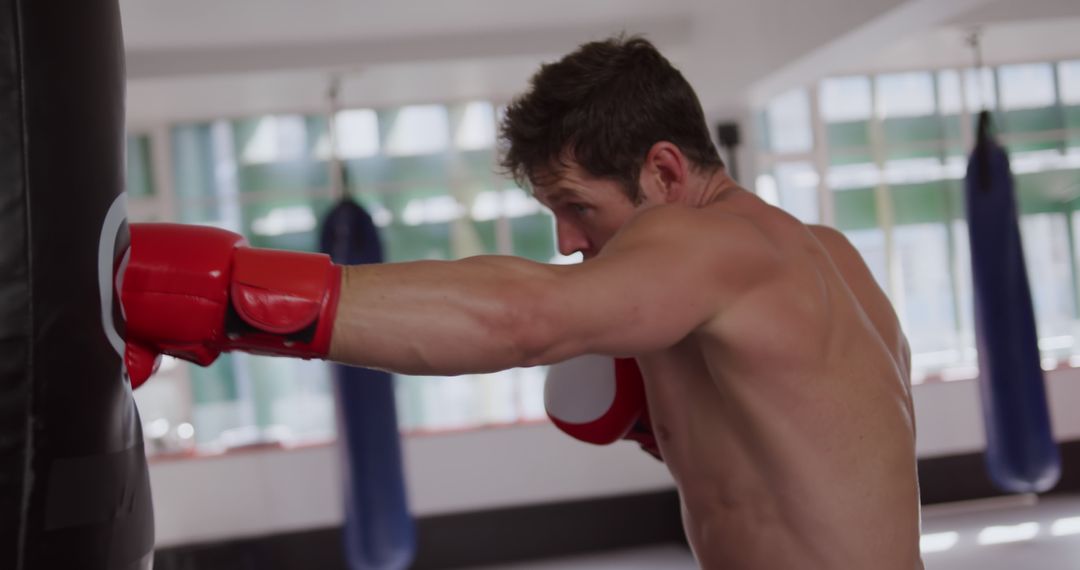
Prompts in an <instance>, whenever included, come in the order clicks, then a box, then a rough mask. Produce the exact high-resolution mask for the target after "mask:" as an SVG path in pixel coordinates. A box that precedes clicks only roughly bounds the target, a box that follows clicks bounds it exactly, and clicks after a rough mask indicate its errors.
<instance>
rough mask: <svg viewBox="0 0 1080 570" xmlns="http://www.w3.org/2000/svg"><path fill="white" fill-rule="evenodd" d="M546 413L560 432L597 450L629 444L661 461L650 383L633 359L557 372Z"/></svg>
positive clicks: (552, 373)
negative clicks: (647, 392)
mask: <svg viewBox="0 0 1080 570" xmlns="http://www.w3.org/2000/svg"><path fill="white" fill-rule="evenodd" d="M544 407H545V409H546V410H547V414H548V417H549V418H551V421H552V422H554V424H555V426H556V427H558V428H559V429H561V430H562V431H564V432H566V433H567V434H569V435H570V436H571V437H574V438H576V439H580V440H581V441H585V442H589V443H595V444H597V445H607V444H610V443H613V442H615V441H617V440H619V439H629V440H633V441H636V442H638V443H639V444H640V445H641V448H642V449H644V450H645V451H647V452H649V453H650V454H651V455H653V456H654V457H656V458H657V459H661V457H660V451H659V448H658V447H657V445H656V438H655V437H653V434H652V425H651V423H650V422H649V412H648V405H647V403H646V400H645V383H644V381H643V379H642V376H641V370H640V369H639V368H638V366H637V362H636V361H635V360H634V359H633V358H615V359H612V358H611V357H608V356H598V355H593V354H587V355H583V356H579V357H577V358H572V359H570V360H567V361H565V362H560V363H559V364H555V365H553V366H551V367H550V368H549V369H548V376H547V382H546V383H545V384H544Z"/></svg>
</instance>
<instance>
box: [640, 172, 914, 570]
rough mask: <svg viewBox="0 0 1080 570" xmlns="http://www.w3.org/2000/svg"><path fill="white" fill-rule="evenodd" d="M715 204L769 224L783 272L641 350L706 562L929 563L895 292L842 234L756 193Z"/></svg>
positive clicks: (669, 456) (670, 460)
mask: <svg viewBox="0 0 1080 570" xmlns="http://www.w3.org/2000/svg"><path fill="white" fill-rule="evenodd" d="M707 208H708V209H713V210H716V211H717V212H720V213H722V216H725V217H726V216H730V215H735V216H739V217H741V218H743V219H744V220H747V221H749V222H750V223H752V224H753V225H754V226H755V227H757V228H758V230H759V231H760V232H762V233H763V234H764V235H765V237H766V238H767V240H768V241H769V242H770V243H771V244H772V245H773V248H774V251H775V252H777V253H778V254H779V255H781V256H782V257H783V264H782V266H783V267H784V272H783V274H782V275H778V276H776V277H775V278H772V279H770V280H768V281H767V282H766V283H765V284H764V285H763V286H762V287H757V288H755V289H754V290H753V291H752V292H751V293H749V294H746V295H743V296H742V297H741V298H740V299H739V300H738V301H737V302H736V303H735V304H733V305H732V306H729V307H726V308H725V310H723V311H721V312H720V313H719V315H720V316H718V317H717V318H715V319H714V320H713V321H712V322H709V323H707V324H706V325H705V326H703V327H701V328H700V329H699V330H698V331H697V332H695V333H694V334H692V335H690V336H689V337H687V338H686V339H685V340H684V341H682V342H680V343H679V344H677V345H675V346H673V347H672V348H670V349H667V350H663V351H660V352H657V353H653V354H649V355H646V356H639V358H638V360H639V363H640V365H641V367H642V369H643V371H644V374H645V378H646V391H647V395H648V400H649V405H650V414H651V416H652V419H653V424H654V427H655V430H656V434H657V437H658V440H659V445H660V449H661V451H662V453H663V456H664V458H665V461H666V463H667V465H668V467H669V469H670V470H671V472H672V475H673V476H674V478H675V480H676V483H677V484H678V487H679V490H680V495H681V497H682V502H683V513H684V524H685V526H686V530H687V535H688V538H689V540H690V543H691V545H692V547H693V548H694V551H695V554H696V555H697V557H698V560H699V561H700V563H701V565H702V566H703V567H705V568H897V569H905V570H909V569H911V568H921V567H922V563H921V561H920V555H919V497H918V483H917V478H916V460H915V436H914V422H913V418H912V411H911V398H910V388H909V384H908V382H909V377H908V376H909V375H908V362H907V361H908V354H907V344H906V341H905V340H904V337H903V334H902V333H901V332H900V328H899V325H898V323H897V320H896V317H895V315H894V313H893V311H892V308H891V306H890V305H889V303H888V300H887V299H886V298H885V297H884V295H883V294H882V293H881V291H880V289H879V288H878V287H877V285H876V283H875V282H874V281H873V278H872V277H871V276H870V273H869V271H868V270H867V269H866V267H865V265H864V264H863V263H862V261H861V259H860V258H859V257H858V255H857V254H856V253H855V252H854V250H853V249H852V248H851V246H850V244H848V243H847V241H846V240H845V239H844V238H843V236H842V235H841V234H839V233H838V232H836V231H834V230H830V229H827V228H819V227H807V226H804V225H802V224H801V223H799V222H798V221H797V220H795V219H794V218H792V217H790V216H788V215H787V214H784V213H783V212H781V211H780V210H778V209H775V208H772V207H770V206H768V205H766V204H764V203H763V202H761V201H760V200H759V199H758V198H756V197H754V196H752V195H750V194H749V193H746V192H739V193H737V194H736V195H734V196H731V197H730V198H728V199H726V200H723V201H721V202H718V203H716V204H713V205H711V206H708V207H707ZM718 223H723V221H720V222H718ZM701 238H702V239H703V240H707V239H708V236H701Z"/></svg>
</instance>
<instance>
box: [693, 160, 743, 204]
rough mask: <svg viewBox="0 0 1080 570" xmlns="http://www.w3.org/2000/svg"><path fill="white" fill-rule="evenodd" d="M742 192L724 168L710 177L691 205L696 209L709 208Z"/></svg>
mask: <svg viewBox="0 0 1080 570" xmlns="http://www.w3.org/2000/svg"><path fill="white" fill-rule="evenodd" d="M740 190H742V187H740V186H739V185H738V183H736V182H735V180H733V179H732V178H731V177H730V176H728V175H727V172H726V171H725V170H724V169H723V168H718V169H716V171H715V172H713V173H711V174H709V175H708V177H706V178H705V180H704V182H703V183H702V185H701V191H700V192H697V193H696V194H695V195H694V196H691V197H690V200H689V205H690V206H693V207H695V208H700V207H702V206H708V205H709V204H713V203H716V202H719V201H721V200H724V199H726V198H727V197H729V196H731V195H732V194H734V193H736V192H738V191H740Z"/></svg>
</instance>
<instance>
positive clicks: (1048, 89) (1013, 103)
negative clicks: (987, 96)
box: [998, 63, 1055, 111]
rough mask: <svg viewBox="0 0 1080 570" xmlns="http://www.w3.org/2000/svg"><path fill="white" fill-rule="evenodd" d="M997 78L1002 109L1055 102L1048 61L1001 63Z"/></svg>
mask: <svg viewBox="0 0 1080 570" xmlns="http://www.w3.org/2000/svg"><path fill="white" fill-rule="evenodd" d="M998 79H999V81H1001V108H1002V109H1003V110H1006V111H1008V110H1014V109H1033V108H1037V107H1049V106H1051V105H1053V104H1054V102H1055V94H1054V71H1053V69H1052V68H1051V67H1050V64H1048V63H1036V64H1026V65H1003V66H1001V67H1000V68H999V69H998Z"/></svg>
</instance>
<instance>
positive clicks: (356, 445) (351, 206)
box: [322, 199, 416, 570]
mask: <svg viewBox="0 0 1080 570" xmlns="http://www.w3.org/2000/svg"><path fill="white" fill-rule="evenodd" d="M322 250H323V252H325V253H327V254H329V255H330V257H331V258H333V260H334V262H335V263H339V264H347V265H357V264H364V263H380V262H382V260H383V256H382V246H381V245H380V242H379V235H378V232H377V230H376V228H375V224H374V222H373V221H372V219H371V216H370V215H368V213H367V212H366V211H365V210H364V209H363V208H361V207H360V205H359V204H357V203H356V202H354V201H352V200H349V199H345V200H342V201H341V202H339V203H338V204H337V206H335V207H334V208H333V209H332V210H331V211H330V213H329V214H327V216H326V219H325V221H324V222H323V228H322ZM333 368H334V383H335V387H336V391H337V397H338V426H339V427H338V441H339V442H340V445H341V448H342V455H343V464H344V466H345V477H344V484H345V530H344V541H345V553H346V559H347V560H348V563H349V568H350V569H351V570H396V569H401V568H407V567H408V566H409V564H410V563H411V562H412V559H413V556H414V553H415V549H416V539H415V531H414V528H413V521H412V517H411V516H410V514H409V507H408V501H407V498H406V494H405V477H404V472H403V469H402V462H401V436H400V435H399V432H398V423H397V412H396V408H395V406H394V384H393V378H392V377H391V375H390V374H388V373H386V372H382V371H379V370H369V369H366V368H356V367H351V366H344V365H340V364H335V365H333Z"/></svg>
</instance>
